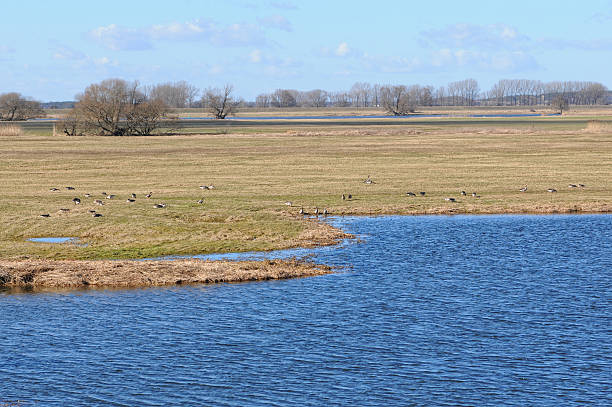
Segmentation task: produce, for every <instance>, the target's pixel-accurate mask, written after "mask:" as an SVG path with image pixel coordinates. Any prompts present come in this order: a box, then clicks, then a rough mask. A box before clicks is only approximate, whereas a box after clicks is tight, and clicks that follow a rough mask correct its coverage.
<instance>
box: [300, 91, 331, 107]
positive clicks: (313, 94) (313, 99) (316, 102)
mask: <svg viewBox="0 0 612 407" xmlns="http://www.w3.org/2000/svg"><path fill="white" fill-rule="evenodd" d="M305 99H306V104H307V105H308V106H312V107H325V106H327V100H328V99H329V96H328V95H327V92H326V91H324V90H321V89H313V90H311V91H308V92H306V94H305Z"/></svg>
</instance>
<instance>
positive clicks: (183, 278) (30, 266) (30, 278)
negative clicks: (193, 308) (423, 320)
mask: <svg viewBox="0 0 612 407" xmlns="http://www.w3.org/2000/svg"><path fill="white" fill-rule="evenodd" d="M328 273H331V269H330V268H329V267H327V266H322V265H316V264H313V263H307V262H301V261H297V260H294V259H290V260H265V261H240V262H228V261H200V260H176V261H101V260H98V261H49V260H30V261H0V287H4V288H27V289H41V288H83V287H95V288H100V287H146V286H163V285H174V284H211V283H236V282H244V281H261V280H279V279H287V278H297V277H309V276H318V275H323V274H328Z"/></svg>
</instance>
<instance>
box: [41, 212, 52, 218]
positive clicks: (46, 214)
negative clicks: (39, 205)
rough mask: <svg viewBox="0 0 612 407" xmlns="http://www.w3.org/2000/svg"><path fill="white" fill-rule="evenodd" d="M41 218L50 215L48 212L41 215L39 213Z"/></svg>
mask: <svg viewBox="0 0 612 407" xmlns="http://www.w3.org/2000/svg"><path fill="white" fill-rule="evenodd" d="M40 217H41V218H50V217H51V215H49V214H48V213H43V214H42V215H40Z"/></svg>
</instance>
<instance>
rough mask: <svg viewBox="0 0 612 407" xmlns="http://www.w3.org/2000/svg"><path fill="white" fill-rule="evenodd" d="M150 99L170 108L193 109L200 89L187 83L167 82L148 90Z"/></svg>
mask: <svg viewBox="0 0 612 407" xmlns="http://www.w3.org/2000/svg"><path fill="white" fill-rule="evenodd" d="M147 93H148V97H149V98H150V99H152V100H155V99H157V100H161V101H162V102H164V104H165V105H166V106H168V107H173V108H184V107H192V105H193V104H194V102H195V99H196V97H197V96H198V94H199V93H200V91H199V89H198V88H196V87H195V86H192V85H190V84H189V83H187V82H185V81H179V82H166V83H160V84H158V85H155V86H153V87H152V88H150V89H149V90H148V92H147Z"/></svg>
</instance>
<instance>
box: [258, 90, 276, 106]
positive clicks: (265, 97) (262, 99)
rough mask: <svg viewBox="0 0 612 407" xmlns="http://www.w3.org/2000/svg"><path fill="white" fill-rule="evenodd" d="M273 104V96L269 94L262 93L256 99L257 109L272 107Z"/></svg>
mask: <svg viewBox="0 0 612 407" xmlns="http://www.w3.org/2000/svg"><path fill="white" fill-rule="evenodd" d="M271 103H272V95H270V94H269V93H262V94H260V95H258V96H257V98H255V106H257V107H270V104H271Z"/></svg>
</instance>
